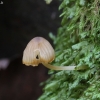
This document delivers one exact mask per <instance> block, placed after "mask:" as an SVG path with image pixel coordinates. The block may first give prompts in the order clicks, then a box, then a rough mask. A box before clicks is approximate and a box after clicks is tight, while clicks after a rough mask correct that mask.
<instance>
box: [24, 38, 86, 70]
mask: <svg viewBox="0 0 100 100" xmlns="http://www.w3.org/2000/svg"><path fill="white" fill-rule="evenodd" d="M54 59H55V51H54V49H53V47H52V46H51V44H50V43H49V42H48V41H47V40H46V39H44V38H43V37H35V38H33V39H32V40H31V41H30V42H29V43H28V44H27V46H26V48H25V50H24V52H23V59H22V62H23V64H25V65H27V66H30V65H32V66H38V65H39V64H40V63H42V64H43V65H44V66H45V67H47V68H49V69H52V70H76V69H75V67H76V66H61V67H60V66H54V65H50V63H51V62H52V61H53V60H54ZM82 68H83V67H82ZM82 68H81V69H82ZM83 69H84V68H83Z"/></svg>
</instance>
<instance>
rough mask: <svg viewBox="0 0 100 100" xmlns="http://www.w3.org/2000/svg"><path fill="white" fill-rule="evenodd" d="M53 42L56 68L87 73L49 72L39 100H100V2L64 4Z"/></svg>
mask: <svg viewBox="0 0 100 100" xmlns="http://www.w3.org/2000/svg"><path fill="white" fill-rule="evenodd" d="M59 9H62V10H63V11H62V14H61V15H60V16H61V17H62V22H61V27H60V28H59V29H58V34H57V37H56V38H55V39H54V45H55V51H56V59H55V61H54V64H55V65H66V66H67V65H77V66H82V65H87V66H88V67H89V69H87V70H84V71H56V72H54V71H50V73H51V77H50V79H48V80H47V81H46V82H45V83H46V84H45V87H44V93H43V94H42V96H41V97H40V98H39V99H38V100H99V99H100V18H99V17H100V0H62V3H61V5H60V7H59Z"/></svg>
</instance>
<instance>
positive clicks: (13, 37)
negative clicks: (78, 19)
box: [0, 0, 60, 100]
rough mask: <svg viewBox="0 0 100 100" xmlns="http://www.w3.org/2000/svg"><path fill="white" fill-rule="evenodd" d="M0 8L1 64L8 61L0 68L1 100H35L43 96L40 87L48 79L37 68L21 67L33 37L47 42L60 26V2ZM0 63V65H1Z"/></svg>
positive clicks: (18, 2) (13, 0) (23, 0)
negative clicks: (4, 60) (24, 52)
mask: <svg viewBox="0 0 100 100" xmlns="http://www.w3.org/2000/svg"><path fill="white" fill-rule="evenodd" d="M2 1H3V4H2V5H1V4H0V60H1V59H4V58H7V59H8V61H10V63H9V65H8V67H7V68H6V69H5V70H4V68H3V66H1V65H0V100H37V98H38V97H39V96H40V95H41V93H42V87H40V86H39V84H40V83H41V82H43V81H45V80H46V79H47V78H48V77H49V76H48V74H47V73H48V69H46V68H45V67H44V66H42V65H40V66H38V67H34V68H33V67H31V66H30V67H27V66H25V65H23V64H22V54H23V50H24V49H25V46H26V45H27V43H28V42H29V41H30V40H31V39H32V38H33V37H35V36H42V37H44V38H46V39H47V40H49V41H50V42H51V44H52V41H51V39H50V38H49V36H48V33H49V32H53V34H55V35H56V33H57V28H58V27H59V26H60V18H59V15H60V12H59V11H58V7H59V4H60V2H59V0H53V2H52V3H51V4H50V5H47V4H46V3H45V2H44V0H2ZM0 63H2V62H0Z"/></svg>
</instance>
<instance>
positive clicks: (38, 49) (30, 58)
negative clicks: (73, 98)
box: [22, 37, 55, 66]
mask: <svg viewBox="0 0 100 100" xmlns="http://www.w3.org/2000/svg"><path fill="white" fill-rule="evenodd" d="M54 58H55V52H54V49H53V47H52V46H51V44H50V43H49V42H48V41H47V40H46V39H44V38H43V37H35V38H33V39H32V40H31V41H30V42H29V43H28V44H27V46H26V48H25V50H24V52H23V59H22V62H23V64H25V65H28V66H29V65H32V66H38V64H39V63H50V62H52V61H53V60H54Z"/></svg>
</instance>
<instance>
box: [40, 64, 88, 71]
mask: <svg viewBox="0 0 100 100" xmlns="http://www.w3.org/2000/svg"><path fill="white" fill-rule="evenodd" d="M42 64H43V65H44V66H45V67H47V68H49V69H51V70H84V69H87V68H88V67H87V66H80V67H76V66H61V67H60V66H53V65H50V64H47V63H42Z"/></svg>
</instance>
